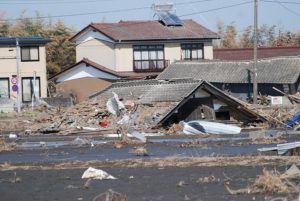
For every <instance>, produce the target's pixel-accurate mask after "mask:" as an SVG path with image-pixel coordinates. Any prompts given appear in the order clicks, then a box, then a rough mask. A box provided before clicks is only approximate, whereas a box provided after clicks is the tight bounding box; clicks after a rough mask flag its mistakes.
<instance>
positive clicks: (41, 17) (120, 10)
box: [0, 7, 151, 21]
mask: <svg viewBox="0 0 300 201" xmlns="http://www.w3.org/2000/svg"><path fill="white" fill-rule="evenodd" d="M149 8H151V7H140V8H128V9H117V10H110V11H98V12H89V13H76V14H66V15H52V16H36V17H25V18H12V19H6V20H0V21H17V20H20V19H46V18H61V17H74V16H83V15H95V14H105V13H118V12H126V11H135V10H143V9H149Z"/></svg>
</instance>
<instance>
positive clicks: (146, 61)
mask: <svg viewBox="0 0 300 201" xmlns="http://www.w3.org/2000/svg"><path fill="white" fill-rule="evenodd" d="M164 58H165V55H164V46H163V45H134V46H133V65H134V66H133V68H134V70H135V71H162V70H163V69H164V68H165V64H166V63H165V59H164Z"/></svg>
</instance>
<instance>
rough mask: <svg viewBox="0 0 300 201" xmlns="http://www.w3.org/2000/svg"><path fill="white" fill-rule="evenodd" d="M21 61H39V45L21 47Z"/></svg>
mask: <svg viewBox="0 0 300 201" xmlns="http://www.w3.org/2000/svg"><path fill="white" fill-rule="evenodd" d="M21 61H39V47H21Z"/></svg>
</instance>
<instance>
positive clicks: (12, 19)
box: [0, 0, 250, 22]
mask: <svg viewBox="0 0 300 201" xmlns="http://www.w3.org/2000/svg"><path fill="white" fill-rule="evenodd" d="M205 1H213V0H198V1H189V2H183V3H177V5H185V4H189V3H200V2H205ZM248 3H250V2H249V1H247V2H244V3H238V4H231V5H228V6H223V7H219V8H213V9H209V10H203V11H199V12H194V13H188V14H184V15H181V16H179V17H184V16H190V15H195V14H200V13H207V12H212V11H216V10H222V9H227V8H231V7H235V6H240V5H244V4H248ZM150 8H151V7H149V6H147V7H139V8H128V9H116V10H110V11H97V12H88V13H75V14H65V15H52V16H36V17H25V18H11V19H5V20H0V22H1V21H2V22H5V21H17V20H20V19H46V18H63V17H74V16H85V15H95V14H105V13H118V12H127V11H136V10H144V9H150Z"/></svg>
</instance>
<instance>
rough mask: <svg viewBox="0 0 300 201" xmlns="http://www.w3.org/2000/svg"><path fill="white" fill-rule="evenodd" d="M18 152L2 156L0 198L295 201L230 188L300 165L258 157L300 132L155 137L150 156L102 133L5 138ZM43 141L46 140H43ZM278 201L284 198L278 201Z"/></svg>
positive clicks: (293, 196) (11, 200)
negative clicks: (96, 172)
mask: <svg viewBox="0 0 300 201" xmlns="http://www.w3.org/2000/svg"><path fill="white" fill-rule="evenodd" d="M2 134H3V136H4V137H5V141H6V142H7V143H15V144H16V150H13V151H3V152H0V195H1V196H0V200H3V201H15V200H21V201H22V200H25V201H27V200H38V201H40V200H43V201H48V200H49V201H54V200H55V201H69V200H70V201H74V200H75V201H76V200H87V201H90V200H91V201H92V200H93V199H94V198H95V197H96V196H97V195H99V194H101V193H103V192H105V191H107V190H108V189H113V190H114V191H116V192H119V193H121V194H124V195H126V197H127V201H143V200H145V201H146V200H147V201H150V200H151V201H156V200H157V201H158V200H162V201H169V200H170V201H177V200H178V201H181V200H182V201H188V200H192V201H216V200H230V201H235V200H237V201H239V200H240V201H244V200H266V201H275V200H284V199H286V200H291V201H294V200H295V199H296V197H297V196H298V194H297V193H289V194H268V193H262V194H247V193H243V194H239V195H231V194H230V193H229V192H228V190H226V187H225V185H228V186H229V187H230V188H232V189H241V188H246V187H248V186H249V185H251V184H253V182H254V180H255V179H256V178H257V176H258V175H261V174H262V171H263V169H264V168H268V169H269V170H274V169H277V170H279V171H280V172H284V171H285V170H286V169H287V168H288V167H289V166H290V165H292V164H296V165H297V166H298V167H300V158H299V157H298V156H294V157H291V156H275V155H274V153H272V154H271V155H265V154H261V153H258V151H257V148H261V147H268V146H273V145H276V144H277V143H282V142H291V141H299V138H300V135H299V134H290V135H285V136H282V137H280V138H278V139H277V138H274V139H270V140H265V139H264V140H261V139H260V140H251V139H249V136H248V135H247V134H242V135H238V136H234V137H232V136H206V137H201V136H200V137H198V136H188V137H187V136H162V137H150V138H149V139H148V143H147V144H146V145H142V146H144V147H145V148H146V149H147V150H148V152H149V156H147V157H141V156H136V155H135V154H132V153H131V150H132V149H134V148H135V147H137V146H141V144H132V145H124V146H122V147H120V148H115V146H114V142H115V140H116V139H111V138H105V137H103V136H98V135H97V134H79V135H72V136H54V135H41V136H19V137H18V138H17V139H8V134H9V132H6V133H2ZM77 137H81V138H82V139H89V140H93V141H91V142H94V143H96V142H105V143H100V144H95V145H94V146H91V144H90V143H87V144H83V145H82V144H72V142H73V141H74V139H76V138H77ZM41 142H43V143H41ZM88 167H94V168H98V169H102V170H105V171H107V172H108V173H110V174H112V175H113V176H115V177H117V179H116V180H102V181H100V180H92V181H90V182H88V183H87V180H85V179H81V176H82V174H83V172H84V171H85V170H86V169H87V168H88ZM279 198H280V199H279Z"/></svg>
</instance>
